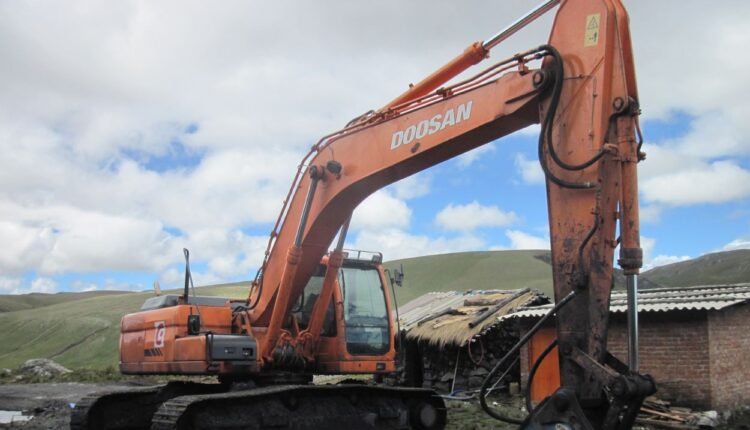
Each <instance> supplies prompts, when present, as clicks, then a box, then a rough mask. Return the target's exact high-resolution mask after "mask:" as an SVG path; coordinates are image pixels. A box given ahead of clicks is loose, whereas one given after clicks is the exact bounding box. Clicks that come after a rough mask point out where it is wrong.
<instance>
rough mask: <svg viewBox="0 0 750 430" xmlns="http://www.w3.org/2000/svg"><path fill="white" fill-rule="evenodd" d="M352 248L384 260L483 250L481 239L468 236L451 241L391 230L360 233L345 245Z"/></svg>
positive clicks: (444, 238)
mask: <svg viewBox="0 0 750 430" xmlns="http://www.w3.org/2000/svg"><path fill="white" fill-rule="evenodd" d="M347 247H349V248H354V249H363V250H372V251H380V252H382V253H383V258H384V259H385V260H386V261H390V260H398V259H402V258H410V257H418V256H422V255H436V254H447V253H452V252H463V251H476V250H481V249H484V248H485V242H484V240H482V239H480V238H478V237H476V236H473V235H471V234H466V235H461V236H458V237H455V238H446V237H430V236H425V235H413V234H410V233H408V232H406V231H404V230H400V229H396V228H391V229H385V230H379V231H373V230H364V231H362V232H360V233H359V234H358V235H357V236H356V238H355V239H354V240H353V241H352V242H350V244H347Z"/></svg>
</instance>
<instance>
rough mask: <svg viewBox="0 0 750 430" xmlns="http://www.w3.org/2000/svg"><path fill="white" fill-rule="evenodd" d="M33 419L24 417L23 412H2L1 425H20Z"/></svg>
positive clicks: (0, 416) (0, 414)
mask: <svg viewBox="0 0 750 430" xmlns="http://www.w3.org/2000/svg"><path fill="white" fill-rule="evenodd" d="M31 418H33V417H31V416H27V415H24V414H23V412H21V411H0V424H10V423H19V422H21V421H28V420H30V419H31Z"/></svg>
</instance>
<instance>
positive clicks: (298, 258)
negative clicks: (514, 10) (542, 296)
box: [74, 0, 655, 430]
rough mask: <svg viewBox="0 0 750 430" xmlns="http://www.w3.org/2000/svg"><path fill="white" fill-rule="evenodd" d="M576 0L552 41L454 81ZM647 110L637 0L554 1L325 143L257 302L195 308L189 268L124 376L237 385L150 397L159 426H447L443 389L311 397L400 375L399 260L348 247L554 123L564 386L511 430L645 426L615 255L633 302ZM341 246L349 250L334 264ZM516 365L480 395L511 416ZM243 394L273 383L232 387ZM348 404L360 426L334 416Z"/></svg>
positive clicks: (152, 315)
mask: <svg viewBox="0 0 750 430" xmlns="http://www.w3.org/2000/svg"><path fill="white" fill-rule="evenodd" d="M558 3H559V9H558V11H557V14H556V16H555V20H554V25H553V28H552V31H551V34H550V37H549V41H548V43H547V44H544V45H541V46H539V47H537V48H534V49H530V50H528V51H526V52H522V53H518V54H516V55H514V56H513V57H512V58H509V59H506V60H501V61H499V62H496V63H494V64H492V65H490V66H488V67H486V68H484V69H483V70H481V71H479V72H478V73H476V74H475V75H473V76H470V77H468V78H466V79H463V80H461V81H459V82H456V83H452V84H450V85H446V81H447V80H449V79H452V78H454V77H456V76H458V75H459V74H460V73H461V72H462V71H464V70H465V69H466V68H468V67H469V66H471V65H474V64H476V63H478V62H480V61H482V60H483V59H484V58H486V57H487V56H488V53H489V50H490V49H491V48H492V47H493V46H495V45H497V44H499V43H500V42H502V41H503V40H504V39H505V38H507V37H508V36H509V35H511V34H513V33H514V32H516V31H518V30H519V29H520V28H522V27H523V26H524V25H526V24H527V23H529V22H531V21H532V20H534V19H536V18H537V17H539V16H541V15H542V14H543V13H545V12H546V11H549V10H551V9H552V8H554V7H555V6H556V5H558ZM639 113H640V109H639V105H638V93H637V89H636V82H635V71H634V63H633V58H632V48H631V44H630V35H629V26H628V17H627V13H626V12H625V9H624V8H623V6H622V4H621V2H620V0H562V1H558V0H551V1H546V2H544V3H542V4H541V5H540V6H539V7H537V8H536V9H535V10H534V11H532V12H531V13H529V14H528V15H527V16H525V17H523V18H522V19H520V20H519V21H517V22H516V23H514V24H512V25H511V26H510V27H508V28H507V29H505V30H503V31H501V32H500V33H498V34H497V35H496V36H493V37H492V38H490V39H488V40H487V41H485V42H476V43H474V44H472V45H470V46H469V48H467V49H466V51H465V52H464V53H463V54H461V55H459V56H458V57H456V58H455V59H453V60H452V61H451V62H449V63H448V64H447V65H445V66H444V67H443V68H441V69H439V70H438V71H436V72H435V73H433V74H431V75H430V76H428V77H427V78H426V79H424V80H423V81H421V82H419V83H418V84H416V85H415V86H414V87H412V88H411V89H410V90H408V91H407V92H405V93H404V94H402V95H400V96H398V97H397V98H395V99H394V100H392V101H391V102H389V103H388V104H387V105H386V106H385V107H384V108H382V109H380V110H378V111H371V112H368V113H366V114H364V115H361V116H359V117H357V118H355V119H354V120H352V121H351V122H350V123H349V124H347V126H346V127H345V128H344V129H342V130H339V131H337V132H334V133H331V134H329V135H327V136H325V137H324V138H322V139H321V140H320V141H318V142H317V143H316V144H315V145H314V146H313V147H312V149H311V150H310V152H309V153H308V154H307V155H306V156H305V157H304V158H303V160H302V162H301V163H300V167H299V170H298V171H297V174H296V176H295V179H294V180H293V183H292V186H291V188H290V190H289V194H288V195H287V198H286V199H285V201H284V206H283V208H282V210H281V213H280V215H279V218H278V220H277V222H276V225H275V226H274V229H273V231H272V233H271V236H270V239H269V245H268V249H267V250H266V255H265V258H264V261H263V264H262V266H261V268H260V270H259V271H258V274H257V275H256V278H255V281H254V282H253V287H252V289H251V292H250V294H249V297H248V299H247V300H246V301H229V300H225V301H221V300H220V301H218V302H217V301H216V300H215V299H210V298H200V297H189V295H188V291H187V285H188V282H187V281H188V277H189V270H186V289H185V294H184V295H183V296H181V297H176V296H174V297H171V298H170V297H162V298H155V299H150V302H147V303H146V305H144V308H143V310H142V311H141V312H138V313H135V314H131V315H126V316H125V317H124V318H123V322H122V335H121V357H122V361H121V370H122V371H123V372H124V373H135V374H175V373H176V374H204V375H218V376H219V378H220V380H221V381H222V382H223V383H224V385H223V386H222V387H219V388H217V387H216V386H215V385H213V386H193V385H174V384H173V385H169V386H166V387H163V388H160V389H154V390H151V391H148V390H147V391H144V392H143V393H141V394H140V395H139V397H138V398H139V399H140V400H139V402H140V404H142V405H148V407H145V406H144V408H142V409H143V410H147V411H148V412H143V417H142V421H144V422H146V423H148V421H149V420H150V419H151V417H152V416H153V417H154V427H153V428H214V427H215V426H214V424H216V423H218V422H221V423H222V424H221V425H226V426H228V427H232V426H235V427H243V428H264V426H283V425H286V426H288V427H294V428H319V425H323V423H324V422H325V423H327V424H328V425H329V426H331V425H333V426H334V427H335V425H340V426H347V427H354V426H360V425H362V426H364V425H370V424H372V426H373V428H403V427H404V426H412V427H415V428H429V429H439V428H442V427H443V425H444V423H445V406H444V403H443V401H442V399H440V398H439V397H436V395H435V393H434V392H432V391H430V390H423V389H417V388H413V389H407V388H401V389H398V388H386V387H377V388H376V387H369V388H368V387H360V386H341V387H333V388H316V387H314V386H311V385H309V382H310V380H311V378H312V375H313V374H317V373H375V374H384V373H388V372H392V371H393V370H394V368H395V364H394V357H395V350H394V345H393V343H394V342H393V341H392V340H393V338H394V334H395V333H394V327H393V325H394V324H393V318H392V315H391V309H390V308H391V306H390V301H389V298H388V294H387V293H386V285H387V282H388V279H387V277H386V276H385V272H384V270H383V268H382V266H381V265H380V263H381V262H382V255H379V254H374V255H373V256H371V257H367V258H364V259H363V258H361V255H362V253H361V252H356V253H351V252H348V251H345V250H344V249H343V245H344V242H345V237H346V230H347V228H348V224H349V220H350V219H351V216H352V213H353V211H354V209H355V208H356V207H357V206H358V205H359V204H360V203H361V202H362V201H363V200H364V199H365V198H367V197H368V196H369V195H371V194H372V193H374V192H375V191H377V190H379V189H381V188H383V187H385V186H387V185H389V184H391V183H394V182H396V181H398V180H400V179H403V178H406V177H408V176H410V175H413V174H415V173H417V172H420V171H422V170H425V169H427V168H429V167H431V166H434V165H436V164H438V163H440V162H442V161H445V160H448V159H450V158H453V157H456V156H458V155H460V154H462V153H465V152H467V151H470V150H472V149H474V148H477V147H479V146H481V145H484V144H487V143H489V142H492V141H494V140H496V139H498V138H501V137H503V136H505V135H508V134H510V133H512V132H514V131H517V130H520V129H522V128H525V127H527V126H529V125H532V124H536V123H539V124H540V125H541V132H540V137H539V141H538V147H537V150H538V156H539V162H540V164H541V166H542V170H543V171H544V174H545V177H546V185H547V202H548V210H549V222H550V237H551V250H552V271H553V282H554V288H555V299H556V305H555V307H554V309H553V313H556V317H557V333H558V336H557V341H556V342H557V343H558V344H559V350H560V370H561V385H562V387H561V389H560V390H559V391H558V392H556V393H555V394H554V395H553V396H551V397H550V398H548V399H547V400H545V401H544V402H542V403H541V404H540V405H539V406H538V407H537V408H535V409H534V411H533V412H532V413H531V415H530V416H529V417H528V418H527V419H526V420H523V421H520V420H510V421H512V422H517V423H519V424H522V426H523V428H527V429H546V428H556V429H558V428H559V429H562V428H565V429H568V428H570V429H583V430H588V429H593V428H597V429H608V430H615V429H617V430H621V429H627V428H630V427H631V426H632V423H633V421H634V419H635V414H636V413H637V411H638V409H639V407H640V404H641V402H642V400H643V398H645V396H647V395H648V394H650V393H652V392H653V391H654V390H655V386H654V383H653V381H652V380H651V379H650V378H649V377H647V376H642V375H639V374H638V373H637V360H636V357H637V355H636V353H635V352H636V351H635V349H636V346H637V342H635V341H633V342H631V345H632V346H633V347H632V351H631V354H630V357H629V360H628V361H629V365H630V367H628V366H626V365H624V364H623V363H620V362H619V361H617V360H616V359H615V358H614V357H612V356H611V355H610V354H609V353H608V352H607V350H606V345H607V325H608V309H609V296H610V291H611V288H612V284H613V281H612V280H613V270H614V269H613V264H614V262H613V260H614V252H615V248H617V247H618V246H619V249H620V254H619V259H618V262H619V265H620V266H621V267H622V268H623V270H624V273H625V275H626V277H627V279H628V284H629V286H630V287H631V291H632V292H634V291H635V288H636V285H637V282H636V276H637V274H638V271H639V269H640V267H641V265H642V251H641V248H640V243H639V220H638V192H637V173H636V170H637V163H638V162H639V161H640V160H641V159H642V158H643V156H642V154H641V153H640V139H639V138H637V135H638V115H639ZM456 174H459V172H456ZM337 233H338V235H339V240H338V243H337V245H336V246H335V248H334V250H333V251H331V252H328V250H329V247H330V246H331V244H332V242H333V239H334V238H335V236H336V235H337ZM618 233H619V237H618ZM355 254H356V257H355ZM186 257H187V253H186ZM374 292H375V293H374ZM633 295H634V294H633ZM376 296H377V297H376ZM373 297H375V299H373ZM363 298H367V299H363ZM361 309H364V311H361ZM631 315H632V318H635V315H637V314H635V313H634V312H631ZM552 316H553V314H552V313H551V314H549V315H548V316H546V317H545V318H544V319H543V321H546V320H548V319H549V318H551V317H552ZM540 325H541V322H540V324H537V326H536V327H535V328H534V329H532V330H531V331H530V332H529V333H528V334H527V335H526V336H524V338H523V339H522V340H523V341H526V340H528V338H529V337H530V336H531V335H532V334H533V332H534V330H535V329H536V328H537V327H539V326H540ZM631 327H636V325H635V324H631ZM636 334H637V333H636V331H635V330H633V331H632V336H631V338H635V337H636ZM518 348H519V346H517V347H515V348H514V349H513V350H511V352H509V354H508V356H510V355H512V354H513V353H514V352H517V351H518ZM508 356H506V358H507V357H508ZM503 361H504V360H500V363H498V367H499V366H500V365H501V364H502V363H503ZM498 367H496V368H495V369H493V370H492V371H491V372H490V375H488V378H487V380H486V381H485V384H484V385H483V388H482V395H481V396H480V400H481V402H482V405H483V407H484V408H485V410H486V411H487V412H488V413H489V414H490V415H492V416H494V417H496V418H500V419H506V420H507V418H505V417H503V416H502V415H501V414H499V413H498V412H497V411H493V410H492V408H490V407H489V406H488V405H487V403H486V400H485V396H484V393H485V392H486V391H487V387H488V385H489V381H490V380H491V379H492V378H493V377H494V375H496V374H497V372H498V370H499V369H498ZM238 382H239V383H243V384H247V383H250V384H252V385H253V386H255V385H257V386H260V388H255V389H252V390H243V391H239V392H234V391H229V389H230V387H232V386H234V385H232V384H237V383H238ZM273 385H275V386H273ZM186 394H190V395H186ZM132 399H133V397H132V396H130V395H128V394H124V395H123V394H121V393H112V394H111V395H109V396H107V397H106V398H105V399H104V400H102V399H95V400H91V401H88V402H83V404H86V405H87V406H86V409H84V410H81V411H78V412H75V413H74V421H75V422H76V423H78V424H76V427H75V428H99V427H98V426H101V423H106V422H107V421H109V422H112V421H113V419H112V417H113V416H114V415H116V413H117V411H129V410H132V405H133V401H132ZM316 401H319V402H320V403H319V404H320V405H321V406H320V407H317V408H316V407H315V404H316V403H315V402H316ZM96 405H99V406H96ZM102 405H103V406H102ZM323 405H325V406H323ZM344 405H347V406H346V413H344V412H341V413H340V414H338V415H337V414H336V413H329V412H330V411H334V412H335V411H336V410H337V408H338V407H339V406H341V407H342V408H343V406H344ZM343 410H344V409H341V411H343ZM293 411H297V412H293ZM232 417H234V418H232ZM311 417H312V418H311ZM233 420H234V421H233ZM91 422H96V423H97V424H96V425H91V424H90V423H91ZM200 423H204V424H200ZM206 423H207V424H206ZM332 423H333V424H332ZM368 423H369V424H368ZM334 424H335V425H334ZM560 426H561V427H560ZM106 428H119V427H117V426H115V425H113V426H109V427H106ZM233 428H234V427H233Z"/></svg>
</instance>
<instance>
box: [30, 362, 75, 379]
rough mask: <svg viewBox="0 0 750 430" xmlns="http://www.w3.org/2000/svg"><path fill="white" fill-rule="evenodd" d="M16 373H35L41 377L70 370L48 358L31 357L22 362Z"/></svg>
mask: <svg viewBox="0 0 750 430" xmlns="http://www.w3.org/2000/svg"><path fill="white" fill-rule="evenodd" d="M18 373H20V374H22V375H36V376H41V377H43V378H49V377H51V376H56V375H62V374H64V373H70V370H69V369H67V368H65V367H63V366H62V365H60V364H57V363H55V362H54V361H52V360H50V359H48V358H33V359H31V360H26V362H25V363H23V366H21V368H20V369H18Z"/></svg>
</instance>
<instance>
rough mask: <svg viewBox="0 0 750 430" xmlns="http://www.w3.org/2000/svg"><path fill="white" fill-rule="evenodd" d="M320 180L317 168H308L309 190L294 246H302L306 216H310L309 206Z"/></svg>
mask: <svg viewBox="0 0 750 430" xmlns="http://www.w3.org/2000/svg"><path fill="white" fill-rule="evenodd" d="M319 180H320V174H319V172H318V167H317V166H310V188H308V189H307V196H306V197H305V205H304V206H303V207H302V216H301V217H300V220H299V225H298V226H297V234H296V235H295V236H294V246H296V247H298V248H299V246H300V245H302V234H303V233H304V232H305V224H307V216H308V215H310V206H311V205H312V199H313V196H314V195H315V189H317V188H318V181H319Z"/></svg>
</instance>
